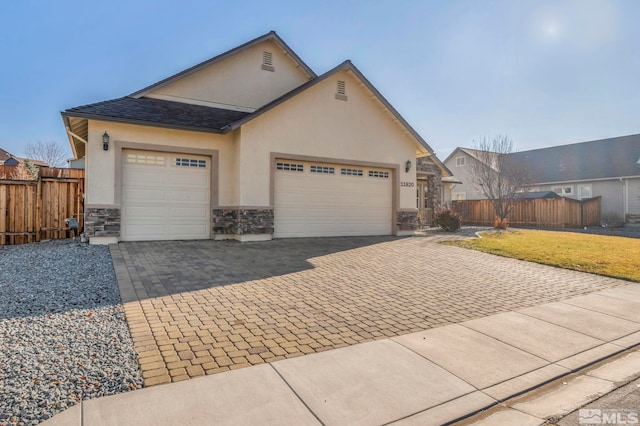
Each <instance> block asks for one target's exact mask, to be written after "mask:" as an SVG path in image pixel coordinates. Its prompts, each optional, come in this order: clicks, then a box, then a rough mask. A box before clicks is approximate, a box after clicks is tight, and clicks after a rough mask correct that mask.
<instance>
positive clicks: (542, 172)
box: [509, 134, 640, 183]
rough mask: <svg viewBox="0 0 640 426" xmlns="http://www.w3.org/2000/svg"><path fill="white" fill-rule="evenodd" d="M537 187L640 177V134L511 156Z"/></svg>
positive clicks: (535, 150)
mask: <svg viewBox="0 0 640 426" xmlns="http://www.w3.org/2000/svg"><path fill="white" fill-rule="evenodd" d="M509 157H510V160H511V161H516V162H518V163H519V164H522V166H523V167H526V168H527V169H528V170H530V173H532V178H533V181H534V182H535V183H552V182H569V181H581V180H593V179H606V178H617V177H627V176H640V164H639V163H638V162H639V161H640V134H638V135H630V136H621V137H616V138H609V139H601V140H596V141H589V142H581V143H575V144H571V145H560V146H554V147H550V148H541V149H534V150H531V151H521V152H516V153H512V154H509Z"/></svg>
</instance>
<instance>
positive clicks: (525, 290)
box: [111, 237, 626, 386]
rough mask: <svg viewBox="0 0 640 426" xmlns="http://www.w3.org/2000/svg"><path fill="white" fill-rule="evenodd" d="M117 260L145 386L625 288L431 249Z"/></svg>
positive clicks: (293, 243) (343, 247)
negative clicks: (596, 292) (609, 289)
mask: <svg viewBox="0 0 640 426" xmlns="http://www.w3.org/2000/svg"><path fill="white" fill-rule="evenodd" d="M111 254H112V258H113V262H114V267H115V269H116V276H117V277H118V282H119V285H120V291H121V294H122V297H123V302H125V310H126V314H127V321H128V323H129V327H130V329H131V333H132V337H133V339H134V343H135V346H136V350H137V351H138V353H139V356H140V364H141V368H142V371H143V377H144V379H145V385H147V386H150V385H154V384H159V383H167V382H170V381H179V380H184V379H187V378H189V377H195V376H199V375H203V374H214V373H217V372H221V371H226V370H229V369H235V368H241V367H245V366H250V365H252V364H260V363H264V362H271V361H275V360H279V359H283V358H290V357H295V356H300V355H304V354H308V353H312V352H319V351H323V350H327V349H333V348H338V347H341V346H346V345H352V344H355V343H360V342H365V341H370V340H375V339H379V338H384V337H388V336H397V335H401V334H406V333H410V332H415V331H419V330H425V329H428V328H431V327H437V326H440V325H444V324H449V323H454V322H461V321H465V320H468V319H472V318H476V317H480V316H485V315H489V314H493V313H497V312H502V311H508V310H513V309H516V308H523V307H527V306H533V305H538V304H542V303H547V302H551V301H557V300H563V299H567V298H569V297H572V296H576V295H579V294H585V293H589V292H592V291H595V290H599V289H603V288H607V287H614V286H619V285H623V284H626V283H625V282H624V281H619V280H615V279H609V278H604V277H598V276H595V275H590V274H585V273H580V272H575V271H568V270H563V269H557V268H552V267H547V266H543V265H537V264H532V263H527V262H522V261H518V260H514V259H507V258H501V257H497V256H493V255H489V254H485V253H480V252H474V251H470V250H465V249H461V248H457V247H451V246H444V245H440V244H436V243H434V241H433V239H432V238H392V237H359V238H323V239H317V238H308V239H307V238H305V239H291V240H275V241H270V242H260V243H237V242H235V241H194V242H150V243H120V244H118V245H112V246H111Z"/></svg>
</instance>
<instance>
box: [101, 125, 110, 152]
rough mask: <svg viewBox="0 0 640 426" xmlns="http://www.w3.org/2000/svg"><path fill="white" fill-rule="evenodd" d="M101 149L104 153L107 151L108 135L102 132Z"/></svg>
mask: <svg viewBox="0 0 640 426" xmlns="http://www.w3.org/2000/svg"><path fill="white" fill-rule="evenodd" d="M102 149H104V150H105V151H109V134H108V133H107V132H106V130H105V132H104V135H102Z"/></svg>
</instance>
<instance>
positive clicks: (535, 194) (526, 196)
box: [516, 191, 560, 200]
mask: <svg viewBox="0 0 640 426" xmlns="http://www.w3.org/2000/svg"><path fill="white" fill-rule="evenodd" d="M516 198H520V199H522V200H532V199H537V198H560V195H558V194H556V193H555V192H553V191H531V192H522V193H520V194H516Z"/></svg>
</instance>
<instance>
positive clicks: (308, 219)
mask: <svg viewBox="0 0 640 426" xmlns="http://www.w3.org/2000/svg"><path fill="white" fill-rule="evenodd" d="M391 181H392V176H391V170H389V169H379V168H369V167H359V166H349V165H340V164H324V163H307V162H301V161H288V160H277V161H276V172H275V211H274V221H275V223H274V228H275V231H274V237H276V238H288V237H328V236H346V235H389V234H391V229H392V228H391V220H392V212H391V209H392V207H391V206H392V204H391V200H392V190H391Z"/></svg>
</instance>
